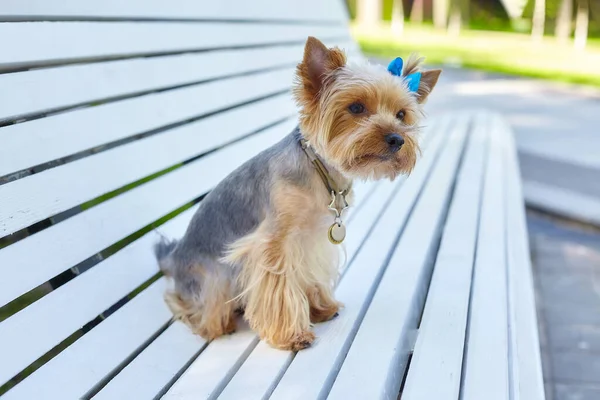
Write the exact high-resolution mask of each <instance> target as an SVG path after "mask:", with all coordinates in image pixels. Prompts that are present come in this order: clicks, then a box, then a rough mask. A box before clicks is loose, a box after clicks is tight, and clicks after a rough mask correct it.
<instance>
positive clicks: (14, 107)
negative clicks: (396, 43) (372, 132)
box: [0, 0, 544, 400]
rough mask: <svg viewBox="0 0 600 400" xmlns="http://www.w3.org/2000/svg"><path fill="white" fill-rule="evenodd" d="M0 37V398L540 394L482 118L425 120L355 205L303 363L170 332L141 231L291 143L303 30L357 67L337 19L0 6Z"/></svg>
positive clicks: (46, 0) (319, 9) (502, 130)
mask: <svg viewBox="0 0 600 400" xmlns="http://www.w3.org/2000/svg"><path fill="white" fill-rule="evenodd" d="M0 21H4V22H0V37H1V38H9V39H8V40H4V41H3V46H2V51H0V277H1V278H0V395H2V394H3V399H7V400H8V399H28V400H29V399H78V398H94V399H152V398H159V397H161V396H163V395H165V396H164V397H165V398H167V399H183V398H194V399H199V398H217V397H218V398H219V399H260V398H268V397H270V398H273V399H303V400H304V399H315V398H325V397H328V398H331V399H376V398H389V399H395V398H396V397H397V396H398V393H399V392H400V391H401V390H402V393H403V394H402V398H403V399H411V400H412V399H427V400H428V399H436V400H437V399H458V398H459V395H461V396H462V398H463V399H465V400H481V399H486V400H487V399H492V400H493V399H521V400H540V399H543V397H544V393H543V384H542V376H541V368H540V355H539V343H538V336H537V325H536V315H535V305H534V297H533V289H532V287H533V286H532V277H531V271H530V264H529V253H528V244H527V234H526V227H525V220H524V209H523V200H522V195H521V188H520V182H519V173H518V165H517V161H516V156H515V147H514V144H513V142H512V140H513V139H512V134H511V132H510V130H509V128H508V127H507V126H506V125H505V124H504V122H502V120H501V119H499V117H497V116H495V115H492V114H488V113H485V112H468V113H463V114H460V115H446V116H441V117H439V118H431V119H429V120H428V121H427V124H428V125H429V127H428V128H427V129H426V130H425V133H424V138H423V142H424V156H423V158H422V159H421V160H420V161H419V163H418V164H417V168H416V169H415V171H414V172H413V174H412V175H411V177H410V178H409V179H407V180H404V181H402V180H400V181H397V182H395V183H389V182H380V183H368V184H364V185H362V186H359V187H358V188H357V193H356V205H355V207H354V211H353V213H352V214H351V217H350V220H349V233H348V238H347V241H346V243H347V257H348V263H347V267H346V268H345V270H344V274H343V277H342V279H341V281H340V283H339V286H338V288H337V292H336V293H337V298H338V299H339V300H341V301H342V302H344V303H345V308H344V309H343V310H342V311H341V313H340V316H339V317H338V318H336V319H335V320H333V321H331V322H328V323H324V324H319V325H317V326H316V327H315V331H316V333H317V335H318V340H317V341H316V343H315V344H314V345H313V347H312V348H310V349H308V350H305V351H302V352H300V353H297V354H293V353H290V352H284V351H279V350H274V349H272V348H270V347H269V346H267V345H266V344H265V343H263V342H260V341H259V339H258V338H257V337H256V335H255V334H254V333H253V332H251V331H249V330H248V329H247V328H243V327H242V329H240V331H239V332H237V333H235V334H234V335H231V336H227V337H222V338H219V339H217V340H215V341H213V342H212V343H206V342H205V341H203V340H202V339H201V338H200V337H197V336H194V335H192V334H191V333H190V332H189V331H188V329H187V328H186V327H185V326H183V325H182V324H181V323H179V322H173V321H172V320H171V315H170V313H169V311H168V309H167V307H166V306H165V304H164V302H163V299H162V292H163V290H164V284H165V282H164V278H162V277H161V276H160V274H159V273H158V269H157V266H156V262H155V260H154V257H153V254H152V251H151V245H152V244H153V243H154V242H155V241H156V240H157V238H158V235H159V233H158V232H157V231H155V230H154V228H155V227H157V226H159V225H160V228H159V231H160V232H161V233H162V234H164V235H167V236H173V237H178V236H181V234H182V233H183V231H184V229H185V227H186V225H187V223H188V221H189V219H190V217H191V215H192V213H193V212H194V204H196V203H197V202H198V201H201V200H202V197H203V196H204V195H205V194H206V193H207V192H208V191H209V190H210V189H211V188H212V187H213V186H214V185H215V184H216V183H217V182H219V181H220V180H221V179H222V178H223V177H224V176H226V175H227V174H228V173H229V172H230V171H232V170H233V169H234V168H235V167H236V166H237V165H239V164H240V163H242V162H243V161H244V160H246V159H248V158H250V157H251V156H252V155H254V154H255V153H257V152H258V151H259V150H261V149H264V148H265V147H267V146H268V145H270V144H271V143H274V142H275V141H276V140H278V139H279V138H280V137H281V136H282V135H284V134H286V133H287V132H289V131H290V130H291V129H292V128H293V127H294V126H295V107H294V105H293V102H292V101H291V97H290V93H289V88H290V84H291V80H292V73H293V67H294V65H295V64H296V63H297V62H298V61H299V58H300V57H301V54H302V49H303V44H304V41H305V39H306V37H307V36H308V35H313V36H317V37H319V38H321V39H322V40H324V41H325V42H326V43H327V44H329V45H334V44H335V45H339V46H341V47H343V48H346V49H347V50H348V52H349V53H350V56H351V57H352V56H357V57H360V54H359V52H358V50H357V47H356V45H355V44H354V42H353V41H352V40H351V38H350V37H349V35H348V30H347V27H346V24H347V15H346V10H345V7H344V4H343V3H342V1H336V0H329V1H323V0H286V1H283V0H260V1H258V0H255V1H252V2H250V1H244V0H230V1H223V2H221V1H211V2H209V1H203V2H201V1H198V0H174V1H170V2H163V1H160V0H106V1H103V2H83V1H81V0H60V1H59V0H4V1H3V2H1V3H0ZM47 21H54V22H47ZM192 180H193V181H194V182H196V184H195V185H191V186H190V185H189V184H182V182H190V181H192ZM401 388H402V389H401Z"/></svg>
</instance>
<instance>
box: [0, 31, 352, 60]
mask: <svg viewBox="0 0 600 400" xmlns="http://www.w3.org/2000/svg"><path fill="white" fill-rule="evenodd" d="M315 31H318V32H319V35H320V36H321V37H322V38H323V39H324V40H326V39H330V40H331V39H349V34H348V28H347V27H346V26H340V25H335V24H332V25H330V24H326V25H323V26H319V27H314V26H307V25H291V24H283V23H282V24H263V23H224V22H203V23H188V22H0V37H13V38H19V40H18V41H7V42H5V46H4V50H3V51H2V53H0V70H1V69H6V68H21V67H23V66H27V65H46V64H61V63H64V62H65V61H67V62H68V61H90V60H102V59H110V58H123V57H138V56H142V55H144V56H147V55H160V54H169V53H170V54H174V53H184V52H192V51H203V50H209V49H219V48H223V47H242V46H264V45H274V44H280V43H290V42H296V43H303V42H304V41H305V40H306V37H307V36H310V35H312V34H313V33H314V32H315Z"/></svg>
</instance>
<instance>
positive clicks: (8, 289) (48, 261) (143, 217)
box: [0, 97, 295, 305]
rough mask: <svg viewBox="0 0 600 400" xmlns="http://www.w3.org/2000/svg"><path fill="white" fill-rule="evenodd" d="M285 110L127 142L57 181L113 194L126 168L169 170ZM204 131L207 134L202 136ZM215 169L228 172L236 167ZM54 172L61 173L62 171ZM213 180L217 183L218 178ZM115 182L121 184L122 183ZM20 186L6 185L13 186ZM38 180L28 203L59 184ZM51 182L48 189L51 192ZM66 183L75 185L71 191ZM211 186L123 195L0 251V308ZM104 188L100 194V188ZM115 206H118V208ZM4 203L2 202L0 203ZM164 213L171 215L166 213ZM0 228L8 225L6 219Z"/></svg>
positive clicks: (283, 101) (266, 109) (237, 114)
mask: <svg viewBox="0 0 600 400" xmlns="http://www.w3.org/2000/svg"><path fill="white" fill-rule="evenodd" d="M286 107H287V109H286ZM291 108H292V106H291V103H290V101H289V100H288V99H287V98H285V97H280V98H275V99H273V100H269V101H266V102H263V103H257V104H255V105H252V106H249V107H247V108H244V109H239V110H234V111H232V112H228V113H222V114H219V115H217V116H215V117H211V118H208V119H205V120H202V121H200V122H198V123H194V124H190V125H185V126H183V127H181V128H178V129H175V130H173V131H171V132H169V133H167V134H162V135H156V136H153V137H150V138H148V139H144V140H142V141H141V142H136V143H132V144H131V145H127V146H123V147H120V148H117V149H115V150H111V151H108V152H105V153H101V154H98V155H96V156H93V157H90V158H88V159H84V160H81V162H79V161H78V162H74V163H72V164H68V165H67V166H65V167H69V169H70V173H69V174H70V176H71V178H68V179H66V180H62V182H63V183H64V186H63V187H65V188H68V187H69V185H71V186H73V188H71V191H72V193H74V191H75V190H80V189H83V188H84V187H85V186H88V187H89V186H94V183H99V182H100V181H101V177H102V176H105V179H107V180H112V181H113V182H114V181H116V182H121V183H120V184H119V185H114V186H113V187H114V188H117V187H118V186H120V185H122V184H125V183H127V182H130V181H131V178H132V176H131V175H130V174H129V172H128V171H131V170H132V169H133V170H135V171H136V172H140V173H141V175H139V177H141V176H144V175H149V174H151V173H153V172H156V171H158V170H160V169H162V168H166V167H168V166H172V165H176V164H177V163H180V162H182V161H184V160H185V159H188V158H189V157H190V156H194V155H197V154H201V153H202V152H203V151H206V150H210V149H214V148H216V147H218V146H219V145H222V144H223V143H227V142H228V141H231V140H235V139H236V138H240V137H242V136H243V135H245V134H248V133H249V132H251V131H252V130H255V129H259V128H260V127H262V126H265V125H267V124H269V123H272V122H274V121H273V120H269V119H268V118H276V119H277V118H282V117H285V116H286V114H287V115H289V113H290V112H291V111H292V110H291ZM254 112H257V113H254ZM240 120H243V121H245V123H244V124H239V121H240ZM275 121H276V120H275ZM294 124H295V121H294V120H291V119H290V120H288V121H287V122H286V123H285V124H283V125H281V124H280V125H277V126H275V127H274V128H272V129H271V130H270V132H272V131H273V130H275V131H277V133H278V134H279V135H280V136H283V135H284V134H287V133H288V132H290V131H291V129H293V126H294ZM204 132H206V133H208V134H202V133H204ZM211 132H218V134H211ZM142 142H143V143H142ZM147 154H153V156H152V157H147ZM96 157H100V160H92V159H93V158H96ZM88 160H92V161H94V162H93V163H91V166H90V163H89V162H88ZM223 162H224V163H225V164H231V165H232V166H233V165H235V164H236V163H237V162H238V161H237V160H231V161H229V162H225V161H223ZM201 163H202V162H200V164H201ZM82 164H83V165H82ZM196 164H197V163H196ZM85 165H87V166H88V168H86V167H85ZM94 165H95V166H94ZM108 166H110V168H109V167H108ZM227 167H229V165H226V166H225V168H227ZM59 169H60V168H59ZM184 170H186V168H184ZM57 171H58V169H57ZM58 172H61V173H62V171H58ZM179 172H180V171H177V172H176V173H174V174H172V175H170V176H176V175H177V174H178V173H179ZM219 172H220V171H219ZM43 174H48V175H49V177H51V176H56V175H55V174H54V170H49V171H46V172H43V173H41V174H39V176H41V175H43ZM183 174H185V172H183ZM217 175H219V176H224V175H223V174H221V173H219V174H217ZM37 176H38V175H34V176H32V177H30V178H36V177H37ZM63 176H65V175H63ZM82 176H85V177H86V178H85V179H83V178H81V177H82ZM123 177H125V179H122V178H123ZM28 179H29V178H25V179H23V180H21V181H24V182H25V181H27V180H28ZM69 179H70V183H69ZM165 179H166V180H167V181H168V180H170V179H176V178H169V176H167V177H166V178H165ZM36 180H39V179H36ZM21 181H16V182H13V183H15V184H17V183H20V182H21ZM44 181H45V182H47V185H46V186H44V185H39V186H36V185H35V184H32V185H31V186H29V189H30V191H31V192H30V193H31V196H36V193H37V195H38V196H39V197H44V195H43V193H38V192H36V189H37V190H42V189H44V188H46V190H48V191H56V190H57V186H58V187H60V185H59V183H60V182H61V180H60V179H57V180H53V179H50V180H49V181H46V180H45V177H44ZM82 181H83V182H82ZM53 182H54V183H55V184H54V185H53ZM74 182H76V183H77V184H76V185H73V183H74ZM86 182H89V183H86ZM189 182H197V180H196V179H193V180H190V181H189ZM13 183H9V184H7V185H4V186H1V187H0V193H3V190H4V189H5V188H8V189H10V187H11V185H12V184H13ZM90 183H91V185H90ZM214 184H216V181H215V180H214V179H209V180H208V182H199V183H197V184H194V185H190V184H189V183H188V184H187V188H177V189H175V190H173V191H172V192H171V196H168V193H165V194H164V196H158V197H156V196H155V197H150V198H147V199H145V200H140V199H139V198H137V200H133V199H134V198H136V196H137V195H136V194H135V193H134V194H129V193H127V194H125V195H122V196H121V197H122V198H123V199H122V200H121V197H119V198H117V199H114V200H111V201H109V202H108V203H105V204H101V205H99V206H96V207H94V208H92V209H90V210H89V211H87V212H84V213H82V214H79V215H76V216H74V217H71V218H69V219H67V220H65V221H63V222H61V223H59V224H57V225H54V226H51V227H49V228H47V229H45V230H43V231H41V232H38V233H37V234H35V235H32V236H29V237H27V238H25V239H23V240H21V241H19V242H17V243H15V244H13V245H11V246H8V247H6V248H4V249H2V250H0V266H1V269H2V273H3V274H4V276H5V277H6V279H3V280H1V281H0V305H4V304H6V303H7V302H9V301H11V300H12V299H14V298H16V297H17V296H19V295H21V294H23V293H25V292H27V291H29V290H31V289H33V288H35V287H36V286H38V285H40V284H42V283H44V282H46V281H47V280H49V279H50V278H52V277H54V276H56V275H58V274H60V273H61V272H63V271H65V270H67V269H68V268H70V267H72V266H74V265H76V264H78V263H80V262H82V261H84V260H85V259H87V258H88V257H91V256H92V255H94V254H95V253H97V252H99V251H101V250H103V249H105V248H107V247H109V246H110V245H112V244H113V243H115V242H117V241H118V240H121V239H123V238H125V237H127V236H128V235H129V234H132V233H134V232H135V231H136V230H138V229H141V228H142V227H144V226H145V225H147V224H149V223H152V222H153V221H154V220H156V219H157V218H159V217H160V216H161V215H164V214H167V213H168V212H169V211H170V210H172V209H175V208H177V207H179V206H181V205H183V204H185V203H186V202H188V201H191V200H193V199H194V198H195V197H197V196H199V195H200V194H202V193H199V192H198V190H208V189H209V188H210V187H211V186H210V185H214ZM148 186H149V184H147V185H144V186H143V187H141V188H139V190H141V191H146V190H149V191H150V192H148V194H147V195H149V196H150V195H152V191H153V189H152V187H151V186H150V187H148ZM105 188H107V187H106V186H105ZM4 193H6V192H4ZM180 193H181V194H182V193H185V195H183V196H181V195H180ZM57 195H58V193H57ZM49 197H51V196H49ZM164 197H166V199H165V198H164ZM0 198H2V196H0ZM4 198H6V197H4ZM9 198H10V197H9ZM13 198H14V199H15V200H14V201H15V203H12V204H14V205H17V206H18V204H17V203H16V202H22V203H21V204H23V205H24V204H27V202H26V201H24V200H19V198H20V197H18V196H16V197H13ZM127 198H131V199H132V200H133V201H134V202H139V204H143V205H144V207H141V208H140V207H136V210H135V211H133V210H131V209H128V207H132V203H131V202H130V201H128V200H126V199H127ZM49 201H52V200H49ZM121 203H122V204H124V205H123V206H121V205H120V204H121ZM159 203H160V204H159ZM4 204H5V205H6V204H9V203H8V202H4ZM168 207H172V208H171V209H169V208H168ZM109 210H110V211H109ZM0 214H2V213H0ZM5 215H6V218H11V216H12V215H18V214H12V212H7V213H6V214H5ZM117 216H118V218H119V223H118V224H117V223H114V224H107V223H106V221H109V220H113V219H114V218H116V217H117ZM7 222H10V220H8V221H7ZM24 270H27V271H28V273H27V274H22V271H24Z"/></svg>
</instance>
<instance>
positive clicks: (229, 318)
mask: <svg viewBox="0 0 600 400" xmlns="http://www.w3.org/2000/svg"><path fill="white" fill-rule="evenodd" d="M194 273H195V274H197V275H198V276H199V277H201V278H202V279H204V280H205V282H206V284H205V285H204V288H203V290H204V291H205V292H204V293H198V296H197V297H196V298H194V299H183V298H182V297H181V296H180V295H179V294H178V293H177V292H176V291H174V290H167V291H166V292H165V302H166V303H167V306H169V309H170V310H171V312H172V313H173V316H174V318H175V319H178V320H181V321H182V322H183V323H185V324H186V325H187V326H188V327H189V328H190V329H191V330H192V332H194V333H195V334H198V335H200V336H202V337H203V338H205V339H206V340H213V339H215V338H217V337H219V336H222V335H224V334H228V333H233V332H235V329H236V322H235V312H234V311H235V310H234V309H235V308H236V306H237V303H233V302H230V300H231V298H232V297H233V293H234V292H233V290H232V289H233V288H232V287H231V284H232V283H231V282H229V280H228V279H227V278H226V277H225V276H223V274H216V275H213V274H206V273H205V272H204V269H203V268H202V266H196V267H195V268H194Z"/></svg>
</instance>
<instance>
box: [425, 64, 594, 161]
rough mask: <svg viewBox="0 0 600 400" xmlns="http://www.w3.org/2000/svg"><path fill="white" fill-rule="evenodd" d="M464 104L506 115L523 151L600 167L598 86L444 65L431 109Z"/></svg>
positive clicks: (457, 106) (444, 109) (431, 110)
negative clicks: (588, 87)
mask: <svg viewBox="0 0 600 400" xmlns="http://www.w3.org/2000/svg"><path fill="white" fill-rule="evenodd" d="M466 107H468V108H481V107H486V108H491V109H494V110H498V111H499V112H501V113H502V114H503V115H505V116H506V117H507V118H508V120H509V122H510V123H511V125H512V126H513V128H514V129H515V132H516V138H517V144H518V146H519V150H520V151H521V152H523V153H526V154H530V155H537V156H542V157H544V158H547V159H550V160H555V161H563V162H568V163H570V164H573V165H574V166H577V167H582V168H586V167H587V168H593V169H600V90H594V89H581V88H575V87H569V86H566V85H562V84H554V83H547V82H543V81H539V80H533V79H521V78H515V77H507V76H504V75H497V74H489V73H484V72H479V71H472V70H463V69H456V68H446V67H444V73H443V74H442V77H441V78H440V82H439V84H438V87H437V88H436V89H435V92H434V93H433V95H432V96H431V100H430V102H429V104H428V108H429V110H430V114H431V113H434V112H437V111H447V110H455V109H462V108H466Z"/></svg>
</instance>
